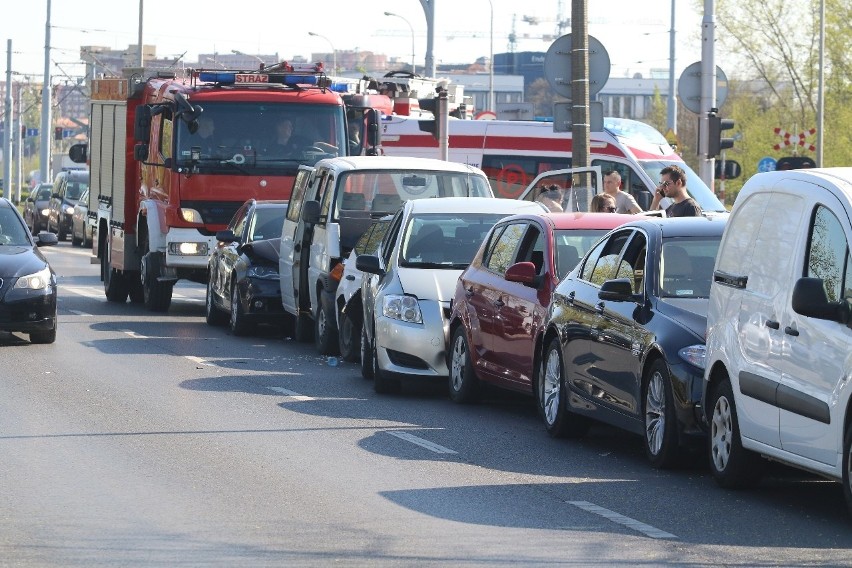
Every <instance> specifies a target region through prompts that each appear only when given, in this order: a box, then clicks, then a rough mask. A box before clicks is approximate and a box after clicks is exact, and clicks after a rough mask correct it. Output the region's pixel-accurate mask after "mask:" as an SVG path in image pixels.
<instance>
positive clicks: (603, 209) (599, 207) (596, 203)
mask: <svg viewBox="0 0 852 568" xmlns="http://www.w3.org/2000/svg"><path fill="white" fill-rule="evenodd" d="M615 209H616V207H615V198H614V197H613V196H611V195H609V194H608V193H599V194H598V195H596V196H594V197H593V198H592V213H615Z"/></svg>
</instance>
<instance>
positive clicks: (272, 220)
mask: <svg viewBox="0 0 852 568" xmlns="http://www.w3.org/2000/svg"><path fill="white" fill-rule="evenodd" d="M286 212H287V205H285V204H282V205H280V206H279V205H276V206H272V205H270V206H266V207H258V208H257V210H256V218H255V220H254V227H252V231H251V239H250V240H252V241H261V240H263V239H278V238H281V227H282V226H283V225H284V213H286Z"/></svg>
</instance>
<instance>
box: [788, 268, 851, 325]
mask: <svg viewBox="0 0 852 568" xmlns="http://www.w3.org/2000/svg"><path fill="white" fill-rule="evenodd" d="M792 305H793V311H794V312H796V313H797V314H799V315H803V316H807V317H811V318H817V319H823V320H829V321H836V322H840V323H844V324H849V323H850V318H849V309H848V308H849V303H848V302H846V303H841V302H831V301H829V299H828V294H827V293H826V291H825V285H824V284H823V281H822V278H799V279H798V280H797V281H796V284H795V285H794V286H793V301H792Z"/></svg>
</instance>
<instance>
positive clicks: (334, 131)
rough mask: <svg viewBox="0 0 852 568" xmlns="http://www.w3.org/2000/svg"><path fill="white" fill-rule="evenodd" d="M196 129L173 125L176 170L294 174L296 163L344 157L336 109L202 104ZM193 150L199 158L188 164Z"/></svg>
mask: <svg viewBox="0 0 852 568" xmlns="http://www.w3.org/2000/svg"><path fill="white" fill-rule="evenodd" d="M201 106H202V107H203V108H204V111H203V112H202V114H201V116H200V117H199V118H198V121H197V126H198V128H197V129H196V130H194V132H190V127H189V125H188V124H187V123H186V122H184V121H183V120H177V121H176V124H177V127H176V130H177V133H176V146H175V147H176V151H175V160H176V165H177V166H188V165H193V166H194V167H197V168H198V169H199V171H203V172H205V173H223V174H231V175H233V174H234V173H237V174H239V173H243V174H254V175H258V174H264V173H270V174H281V173H284V172H285V171H286V172H290V173H295V171H296V169H297V168H298V167H299V165H300V164H305V165H311V166H312V165H314V164H315V163H316V162H317V161H318V160H320V159H322V158H328V157H333V156H343V155H346V132H345V126H344V114H343V108H342V107H340V106H336V105H309V104H299V105H296V104H289V103H257V102H242V103H222V102H204V103H203V104H201ZM193 149H195V151H196V152H197V154H196V155H197V156H198V157H199V159H198V161H197V162H193Z"/></svg>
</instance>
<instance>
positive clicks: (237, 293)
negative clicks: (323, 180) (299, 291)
mask: <svg viewBox="0 0 852 568" xmlns="http://www.w3.org/2000/svg"><path fill="white" fill-rule="evenodd" d="M286 212H287V202H286V201H256V200H254V199H250V200H248V201H246V202H245V203H244V204H243V205H242V206H241V207H240V208H239V210H238V211H237V212H236V213H235V214H234V217H233V219H231V222H230V224H229V225H228V228H227V229H226V230H224V231H219V232H218V233H216V238H217V239H218V241H219V245H218V246H217V247H216V250H214V251H213V254H212V255H211V256H210V263H209V265H208V280H207V300H206V310H205V312H206V317H207V323H209V324H210V325H220V324H224V323H225V322H228V324H229V327H230V328H231V333H233V334H234V335H247V334H248V333H250V332H251V331H252V330H253V329H254V324H258V323H269V324H275V325H282V326H283V325H284V323H285V321H286V315H285V312H284V308H283V306H282V305H281V286H280V283H279V279H278V251H279V248H280V242H281V227H282V226H283V225H284V214H285V213H286Z"/></svg>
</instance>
